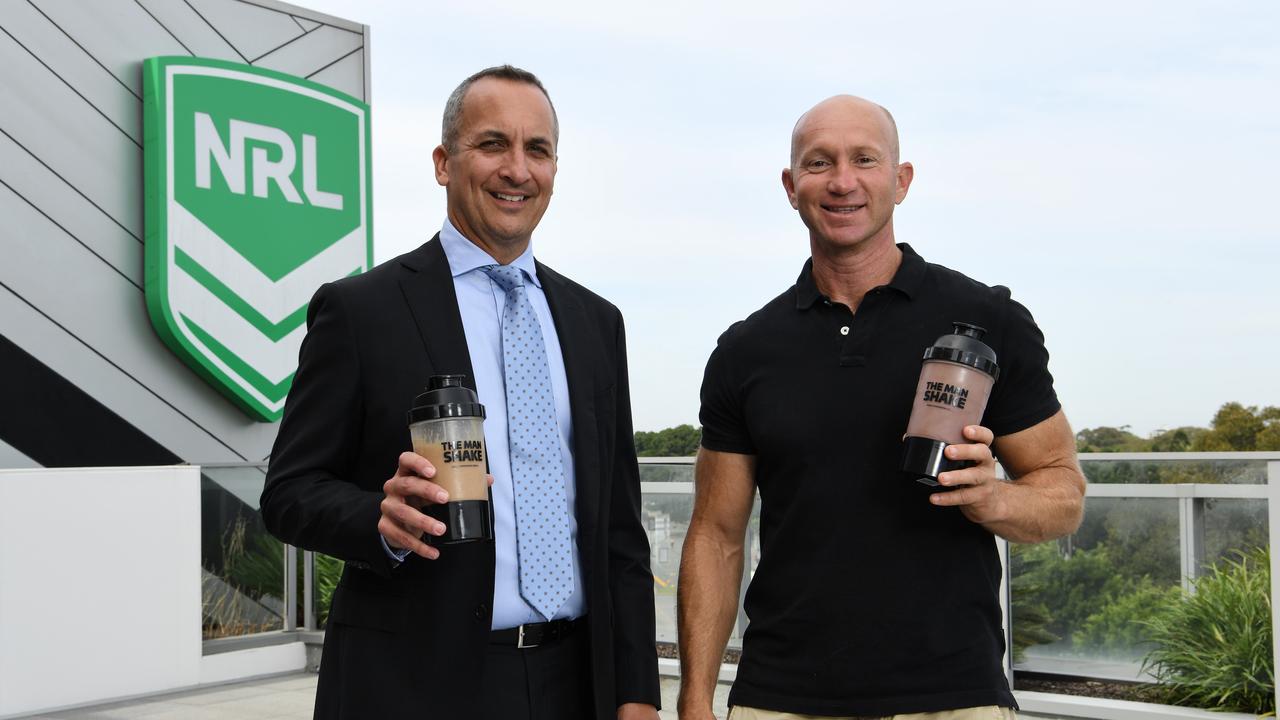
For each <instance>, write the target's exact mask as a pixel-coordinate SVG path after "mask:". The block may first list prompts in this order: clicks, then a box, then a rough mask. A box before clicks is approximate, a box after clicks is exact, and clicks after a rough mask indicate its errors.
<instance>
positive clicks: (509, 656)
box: [478, 628, 591, 720]
mask: <svg viewBox="0 0 1280 720" xmlns="http://www.w3.org/2000/svg"><path fill="white" fill-rule="evenodd" d="M589 655H590V652H589V643H588V641H587V631H586V628H581V629H579V631H578V632H575V633H573V634H571V635H570V636H569V637H567V638H564V639H562V640H559V641H557V642H554V643H551V644H548V645H540V646H538V647H535V648H524V649H520V648H516V647H512V646H507V645H490V646H489V654H488V656H487V657H486V659H485V668H484V682H483V684H482V685H481V687H483V688H484V690H485V692H484V703H483V705H482V714H481V715H480V718H479V719H478V720H591V666H590V660H589Z"/></svg>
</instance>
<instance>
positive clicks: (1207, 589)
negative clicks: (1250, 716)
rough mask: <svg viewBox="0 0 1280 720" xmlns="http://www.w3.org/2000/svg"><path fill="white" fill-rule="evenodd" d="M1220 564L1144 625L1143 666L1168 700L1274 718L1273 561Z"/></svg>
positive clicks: (1261, 555)
mask: <svg viewBox="0 0 1280 720" xmlns="http://www.w3.org/2000/svg"><path fill="white" fill-rule="evenodd" d="M1237 557H1238V558H1239V559H1238V560H1230V559H1227V560H1223V561H1222V563H1220V564H1219V565H1217V566H1215V567H1214V568H1213V570H1212V571H1211V572H1210V574H1208V575H1205V576H1203V577H1201V578H1199V579H1198V580H1197V581H1196V583H1195V593H1194V594H1190V595H1185V596H1183V597H1182V598H1181V599H1180V600H1179V601H1177V602H1175V603H1173V604H1172V605H1171V606H1170V607H1169V609H1168V610H1167V611H1165V612H1163V613H1160V614H1158V615H1156V616H1154V617H1153V618H1152V619H1151V620H1149V621H1148V622H1147V623H1146V625H1147V628H1148V630H1149V636H1150V638H1151V640H1153V641H1154V642H1155V643H1156V648H1155V649H1154V650H1152V651H1151V652H1150V653H1148V654H1147V656H1146V659H1145V660H1144V663H1143V665H1144V668H1145V669H1147V670H1149V671H1150V672H1151V673H1152V674H1153V675H1154V676H1155V677H1156V679H1157V680H1158V681H1159V683H1160V685H1161V687H1160V688H1158V692H1159V693H1160V694H1161V695H1162V696H1163V699H1164V700H1165V701H1166V702H1172V703H1176V704H1179V705H1191V706H1195V707H1206V708H1212V709H1215V710H1235V711H1242V712H1253V713H1273V712H1274V710H1275V705H1274V700H1275V672H1274V668H1273V663H1272V655H1271V653H1272V645H1271V561H1270V558H1269V556H1268V552H1267V549H1266V548H1257V549H1255V550H1253V551H1251V552H1248V553H1237Z"/></svg>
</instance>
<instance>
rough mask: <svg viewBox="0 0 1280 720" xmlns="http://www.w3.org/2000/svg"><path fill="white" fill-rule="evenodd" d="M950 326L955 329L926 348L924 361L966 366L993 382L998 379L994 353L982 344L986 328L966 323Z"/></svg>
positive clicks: (998, 374) (998, 372)
mask: <svg viewBox="0 0 1280 720" xmlns="http://www.w3.org/2000/svg"><path fill="white" fill-rule="evenodd" d="M951 325H952V326H953V327H954V328H955V329H954V330H953V331H952V332H951V333H950V334H947V335H943V336H942V337H940V338H938V340H937V341H936V342H934V344H933V346H932V347H929V348H926V349H925V351H924V359H925V360H945V361H947V362H953V363H959V364H960V365H968V366H969V367H972V368H976V369H978V370H980V371H982V372H984V373H986V374H988V375H990V376H991V378H992V379H993V380H994V379H998V378H999V377H1000V366H999V365H997V364H996V352H995V351H994V350H992V349H991V348H990V347H989V346H988V345H987V344H986V343H984V342H982V336H983V335H985V334H986V333H987V330H986V328H982V327H979V326H977V325H974V324H972V323H967V322H953V323H951Z"/></svg>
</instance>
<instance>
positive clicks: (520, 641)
mask: <svg viewBox="0 0 1280 720" xmlns="http://www.w3.org/2000/svg"><path fill="white" fill-rule="evenodd" d="M538 645H539V643H529V644H528V645H526V644H525V642H524V625H523V624H521V625H520V627H519V628H517V631H516V647H517V648H519V649H521V650H523V649H524V648H536V647H538Z"/></svg>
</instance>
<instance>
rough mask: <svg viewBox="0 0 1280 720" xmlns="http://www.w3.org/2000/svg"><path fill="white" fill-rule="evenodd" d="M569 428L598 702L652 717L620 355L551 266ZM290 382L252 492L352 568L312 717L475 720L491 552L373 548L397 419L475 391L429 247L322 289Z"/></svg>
mask: <svg viewBox="0 0 1280 720" xmlns="http://www.w3.org/2000/svg"><path fill="white" fill-rule="evenodd" d="M538 278H539V280H540V281H541V282H542V287H543V290H544V292H545V293H546V297H547V302H548V304H549V305H550V307H551V314H552V317H553V318H554V320H555V325H556V332H557V334H558V335H559V338H560V346H561V351H562V353H563V356H564V365H565V374H566V375H567V377H568V383H569V402H570V405H571V415H572V418H573V446H574V447H573V450H574V466H575V468H576V474H577V477H576V482H577V501H576V503H577V507H576V508H575V510H576V515H577V521H578V538H577V542H578V550H579V555H580V558H581V561H582V573H583V584H584V587H585V588H586V596H587V598H586V599H587V616H588V621H589V623H588V628H589V633H590V645H591V668H592V678H591V681H592V687H593V694H594V704H595V708H596V713H597V715H598V716H599V717H601V718H605V717H613V716H614V714H615V710H616V708H617V706H618V705H620V704H622V703H624V702H647V703H652V704H654V705H657V704H658V697H659V696H658V679H657V655H656V652H655V649H654V608H653V579H652V575H651V573H650V569H649V543H648V539H647V537H646V536H645V533H644V528H643V525H642V522H641V511H640V508H641V505H640V484H639V477H638V472H637V467H636V458H635V448H634V444H633V440H632V427H631V401H630V395H629V391H628V386H627V363H626V341H625V337H624V333H623V325H622V316H621V314H620V313H619V312H618V309H617V308H616V307H614V306H613V305H611V304H610V303H608V302H607V301H605V300H604V299H603V298H600V297H599V296H597V295H595V294H594V293H592V292H590V291H589V290H587V289H586V288H583V287H582V286H580V285H578V284H577V283H574V282H572V281H571V280H569V279H567V278H565V277H564V276H562V275H560V274H558V273H556V272H555V271H553V270H551V269H550V268H548V267H546V266H545V265H542V264H540V263H539V264H538ZM307 325H308V333H307V337H306V339H305V340H304V341H303V344H302V350H301V354H300V359H299V364H298V372H297V375H296V377H295V378H294V383H293V389H292V390H291V391H290V393H289V399H288V403H287V404H286V406H285V412H284V419H283V420H282V421H281V424H280V432H279V435H278V437H277V439H276V443H275V448H274V450H273V451H272V455H271V464H270V467H269V470H268V473H267V480H266V486H265V488H264V490H263V493H262V516H263V519H264V520H265V522H266V525H267V528H268V529H269V530H270V531H271V533H272V534H274V535H275V536H276V537H278V538H280V539H281V540H283V541H285V542H287V543H290V544H293V545H297V546H300V547H303V548H307V549H309V550H315V551H317V552H322V553H325V554H327V555H332V556H334V557H338V558H341V559H343V560H345V561H346V569H345V570H344V572H343V574H342V579H341V581H340V582H339V584H338V587H337V589H336V590H335V592H334V596H333V601H332V604H331V606H330V611H329V621H328V625H327V632H326V636H325V647H324V655H323V659H322V663H321V671H320V683H319V689H318V690H317V696H316V714H315V715H316V717H317V718H361V719H365V718H379V719H380V720H384V719H385V720H392V719H394V718H410V717H412V718H415V719H419V718H459V719H465V718H469V717H473V716H474V714H475V713H474V707H475V703H476V701H477V699H478V698H479V697H480V696H481V693H482V692H486V691H490V692H492V691H493V689H485V688H481V678H482V676H483V665H484V660H485V652H486V643H487V640H488V635H489V631H490V622H491V617H492V608H491V607H490V603H491V602H492V598H493V571H494V547H493V543H492V542H479V543H465V544H462V545H453V546H447V547H445V548H443V550H442V552H441V556H440V558H439V559H438V560H434V561H432V560H424V559H423V558H420V557H417V556H414V555H410V556H409V558H408V559H406V561H405V563H404V564H403V565H401V566H399V567H393V566H392V563H391V562H390V560H389V558H388V557H387V555H386V553H385V552H384V551H383V549H382V544H381V542H380V536H379V534H378V528H377V525H378V519H379V517H380V510H379V503H380V502H381V500H382V497H383V493H382V484H383V483H384V482H385V481H386V480H387V479H388V478H390V477H391V476H392V475H393V474H394V473H395V470H396V463H397V458H398V457H399V455H400V453H402V452H404V451H406V450H409V449H410V448H411V443H410V439H409V431H408V426H407V421H406V417H405V415H406V412H407V411H408V409H409V407H410V406H411V405H412V402H413V398H414V397H415V396H416V395H417V394H418V393H420V392H422V391H423V390H424V388H425V387H426V385H427V379H428V378H429V377H430V376H431V375H437V374H445V373H462V374H465V375H466V376H467V378H468V384H470V385H471V387H472V388H474V387H475V386H474V383H475V380H474V377H473V373H472V369H471V360H470V357H469V355H468V353H467V344H466V338H465V335H464V334H463V329H462V319H461V315H460V313H459V311H458V302H457V298H456V297H455V295H454V290H453V279H452V276H451V274H450V272H449V264H448V261H447V259H446V258H445V254H444V249H443V247H442V246H441V244H440V239H439V236H437V237H436V238H434V239H433V240H431V241H430V242H428V243H426V244H425V245H423V246H421V247H419V248H418V249H417V250H414V251H413V252H410V253H407V254H405V255H402V256H400V257H399V258H396V259H394V260H392V261H390V262H387V263H384V264H382V265H380V266H378V267H376V268H374V269H372V270H370V271H369V272H367V273H365V274H363V275H357V276H355V277H351V278H346V279H343V280H339V281H337V282H334V283H330V284H327V285H325V286H323V287H321V288H320V290H319V291H317V292H316V294H315V297H314V298H313V299H312V301H311V306H310V308H309V310H308V315H307Z"/></svg>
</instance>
